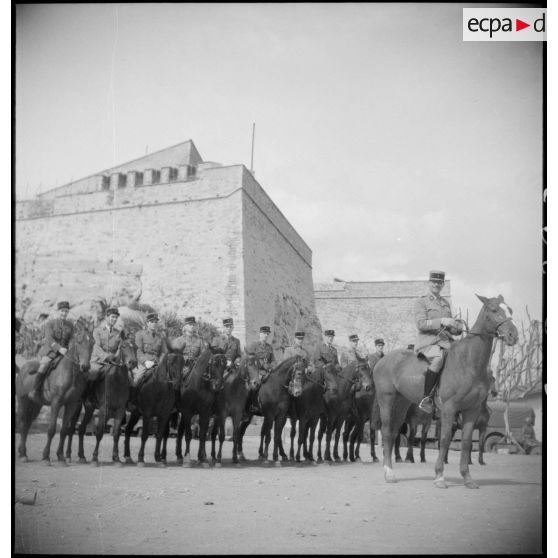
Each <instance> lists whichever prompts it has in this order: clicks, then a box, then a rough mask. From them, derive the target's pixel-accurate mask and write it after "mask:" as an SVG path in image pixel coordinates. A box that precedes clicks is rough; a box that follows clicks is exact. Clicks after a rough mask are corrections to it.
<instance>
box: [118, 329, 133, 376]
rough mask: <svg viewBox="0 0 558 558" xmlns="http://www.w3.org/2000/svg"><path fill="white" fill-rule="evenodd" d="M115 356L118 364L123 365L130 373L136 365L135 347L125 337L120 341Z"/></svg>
mask: <svg viewBox="0 0 558 558" xmlns="http://www.w3.org/2000/svg"><path fill="white" fill-rule="evenodd" d="M117 356H118V361H119V362H120V364H122V365H124V366H125V367H126V368H127V369H128V370H130V371H132V370H133V369H134V368H135V367H136V366H137V365H138V359H137V356H136V347H135V345H134V344H133V343H131V342H130V341H129V340H128V339H127V338H126V337H123V338H122V340H121V341H120V347H119V349H118V353H117Z"/></svg>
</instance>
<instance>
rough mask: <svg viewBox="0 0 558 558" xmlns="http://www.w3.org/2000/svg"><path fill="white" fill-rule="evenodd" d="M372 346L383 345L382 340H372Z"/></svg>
mask: <svg viewBox="0 0 558 558" xmlns="http://www.w3.org/2000/svg"><path fill="white" fill-rule="evenodd" d="M374 345H385V343H384V340H383V339H382V338H381V337H379V338H378V339H374Z"/></svg>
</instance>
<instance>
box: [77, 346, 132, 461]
mask: <svg viewBox="0 0 558 558" xmlns="http://www.w3.org/2000/svg"><path fill="white" fill-rule="evenodd" d="M136 365H137V359H136V349H135V347H134V345H133V344H132V343H131V342H130V341H129V340H128V339H126V338H124V339H122V340H121V341H120V346H119V347H118V350H117V351H116V354H115V356H114V360H113V362H110V363H107V365H106V366H105V368H104V370H103V371H102V375H101V378H100V379H99V380H98V381H96V383H95V387H94V391H95V393H94V398H93V397H88V398H85V397H84V401H83V408H84V414H83V420H82V421H81V424H80V426H79V447H78V459H79V461H78V462H79V463H87V460H86V459H85V454H84V451H83V438H84V436H85V430H86V428H87V425H88V424H89V421H90V420H91V417H92V416H93V412H94V411H95V409H99V416H98V417H97V428H96V432H95V434H96V439H97V441H96V444H95V449H94V450H93V456H92V461H93V463H94V464H98V462H99V461H98V456H99V444H100V443H101V440H102V439H103V434H104V432H105V425H106V421H107V420H108V419H110V418H113V419H114V424H113V430H112V438H113V447H112V461H113V462H114V463H121V461H120V458H119V456H118V441H119V439H120V427H121V425H122V420H123V418H124V415H125V413H126V403H127V402H128V396H129V392H130V380H129V376H128V373H129V371H131V370H132V369H134V368H135V367H136ZM86 393H87V392H86ZM80 411H81V405H80V406H79V407H78V410H77V412H76V414H75V415H74V418H73V420H72V425H71V429H70V433H69V435H68V445H67V447H66V459H68V460H70V459H71V453H72V436H73V432H74V429H75V425H76V422H77V419H78V418H79V414H80Z"/></svg>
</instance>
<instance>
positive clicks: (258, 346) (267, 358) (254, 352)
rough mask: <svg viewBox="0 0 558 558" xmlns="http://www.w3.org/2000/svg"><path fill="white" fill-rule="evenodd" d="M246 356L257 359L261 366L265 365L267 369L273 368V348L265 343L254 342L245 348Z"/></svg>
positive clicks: (274, 362)
mask: <svg viewBox="0 0 558 558" xmlns="http://www.w3.org/2000/svg"><path fill="white" fill-rule="evenodd" d="M246 354H247V355H249V356H255V357H257V358H258V359H259V360H260V362H261V363H262V364H266V365H267V366H268V368H273V366H275V364H276V361H275V355H274V353H273V347H272V346H271V345H270V344H269V343H267V342H265V341H255V342H254V343H252V344H251V345H248V346H247V347H246Z"/></svg>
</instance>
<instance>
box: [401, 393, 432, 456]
mask: <svg viewBox="0 0 558 558" xmlns="http://www.w3.org/2000/svg"><path fill="white" fill-rule="evenodd" d="M432 420H433V419H432V415H431V414H430V413H425V412H424V411H423V410H422V409H420V408H419V406H418V405H415V404H414V403H413V404H412V405H411V406H410V407H409V409H408V411H407V414H406V415H405V420H404V422H403V425H402V426H401V428H400V429H399V433H398V434H397V437H396V438H395V462H396V463H401V461H402V460H401V455H400V453H399V445H400V443H401V435H402V434H405V433H408V436H407V455H406V456H405V463H414V462H415V458H414V456H413V446H414V443H415V436H416V434H417V430H418V427H419V426H420V427H421V428H422V430H421V435H420V462H421V463H426V456H425V448H426V441H427V437H428V431H429V430H430V426H431V425H432ZM405 427H407V428H405Z"/></svg>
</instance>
